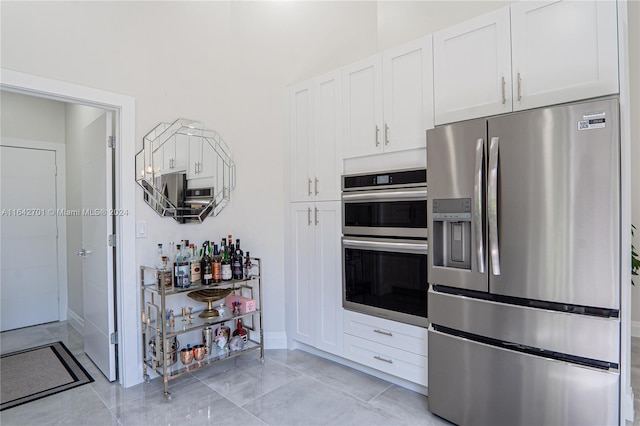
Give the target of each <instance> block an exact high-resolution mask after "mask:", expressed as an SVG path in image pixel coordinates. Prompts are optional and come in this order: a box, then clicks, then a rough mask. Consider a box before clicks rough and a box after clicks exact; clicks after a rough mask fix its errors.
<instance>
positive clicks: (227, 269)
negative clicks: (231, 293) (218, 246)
mask: <svg viewBox="0 0 640 426" xmlns="http://www.w3.org/2000/svg"><path fill="white" fill-rule="evenodd" d="M232 278H233V274H232V271H231V259H230V257H229V248H228V247H225V250H224V252H223V253H222V281H229V280H231V279H232Z"/></svg>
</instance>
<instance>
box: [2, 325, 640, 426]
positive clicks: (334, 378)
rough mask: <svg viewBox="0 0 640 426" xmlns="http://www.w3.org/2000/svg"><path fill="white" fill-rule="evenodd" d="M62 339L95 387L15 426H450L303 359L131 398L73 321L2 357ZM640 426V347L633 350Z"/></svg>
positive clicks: (391, 393) (377, 387)
mask: <svg viewBox="0 0 640 426" xmlns="http://www.w3.org/2000/svg"><path fill="white" fill-rule="evenodd" d="M58 340H61V341H63V342H64V343H65V345H67V347H68V348H69V349H70V350H71V351H72V352H73V353H74V355H75V356H76V357H77V358H78V360H79V361H80V362H81V363H82V364H83V365H84V367H85V368H86V369H87V371H89V373H90V374H91V375H92V377H93V378H94V379H95V382H94V383H91V384H90V385H85V386H80V387H78V388H75V389H72V390H70V391H66V392H63V393H60V394H57V395H53V396H50V397H47V398H43V399H40V400H38V401H34V402H31V403H29V404H24V405H21V406H18V407H15V408H11V409H9V410H5V411H2V412H0V424H2V425H3V426H13V425H43V424H59V425H83V426H86V425H161V424H167V425H170V424H181V425H196V424H234V425H242V426H244V425H265V424H266V425H312V424H313V425H316V424H317V425H341V426H344V425H376V424H381V425H450V423H448V422H446V421H444V420H442V419H440V418H439V417H436V416H434V415H432V414H431V413H429V411H428V407H427V398H426V397H425V396H423V395H420V394H418V393H415V392H412V391H409V390H406V389H404V388H401V387H398V386H396V385H393V384H391V383H388V382H385V381H383V380H380V379H377V378H375V377H372V376H369V375H367V374H364V373H361V372H358V371H356V370H353V369H350V368H347V367H344V366H342V365H340V364H336V363H333V362H331V361H328V360H325V359H323V358H319V357H317V356H314V355H311V354H308V353H306V352H303V351H287V350H267V351H265V363H264V365H261V364H260V361H259V355H258V352H256V351H254V352H249V353H247V354H246V355H243V356H240V357H237V358H232V359H229V360H226V361H223V362H221V363H219V364H217V365H216V366H213V367H211V368H206V369H201V370H197V371H194V372H193V373H190V374H187V375H185V376H182V377H180V378H179V379H176V380H174V381H172V382H171V383H170V391H171V393H172V395H173V400H172V401H171V402H170V403H167V402H166V401H165V400H164V398H163V396H162V381H161V380H160V379H156V380H153V381H152V382H151V383H143V384H140V385H136V386H133V387H131V388H127V389H124V388H122V387H120V386H119V385H117V384H112V383H109V382H108V381H107V380H106V379H105V378H104V376H102V374H101V373H100V372H99V371H98V370H97V368H96V367H95V366H94V365H93V364H92V362H91V361H90V360H89V359H88V358H87V356H86V355H85V354H84V353H83V342H82V336H81V335H80V333H78V332H77V331H76V330H75V329H73V328H72V327H71V326H70V325H69V324H67V323H66V322H60V323H51V324H45V325H41V326H36V327H29V328H25V329H21V330H16V331H9V332H4V333H0V352H2V353H8V352H13V351H15V350H18V349H23V348H28V347H32V346H36V345H40V344H45V343H49V342H54V341H58ZM632 384H633V386H634V389H635V394H636V400H635V407H636V409H635V413H636V417H635V422H634V426H640V339H637V338H634V339H633V343H632Z"/></svg>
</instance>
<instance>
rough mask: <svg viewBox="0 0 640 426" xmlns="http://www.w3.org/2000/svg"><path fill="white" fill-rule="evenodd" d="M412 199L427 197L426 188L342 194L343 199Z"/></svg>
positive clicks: (380, 200)
mask: <svg viewBox="0 0 640 426" xmlns="http://www.w3.org/2000/svg"><path fill="white" fill-rule="evenodd" d="M410 199H419V200H420V199H424V200H426V199H427V189H426V188H407V189H403V190H396V191H362V192H350V193H343V194H342V201H378V202H390V201H399V200H410Z"/></svg>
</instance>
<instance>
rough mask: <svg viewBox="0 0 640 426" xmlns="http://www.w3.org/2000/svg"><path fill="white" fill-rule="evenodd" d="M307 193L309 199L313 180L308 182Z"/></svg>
mask: <svg viewBox="0 0 640 426" xmlns="http://www.w3.org/2000/svg"><path fill="white" fill-rule="evenodd" d="M307 192H308V193H309V197H311V179H308V182H307Z"/></svg>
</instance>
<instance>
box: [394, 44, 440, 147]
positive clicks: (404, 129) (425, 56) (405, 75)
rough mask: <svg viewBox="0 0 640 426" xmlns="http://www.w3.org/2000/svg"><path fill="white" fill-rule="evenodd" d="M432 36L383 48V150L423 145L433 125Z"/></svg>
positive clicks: (425, 144) (425, 143)
mask: <svg viewBox="0 0 640 426" xmlns="http://www.w3.org/2000/svg"><path fill="white" fill-rule="evenodd" d="M431 40H432V39H431V36H427V37H422V38H420V39H418V40H415V41H413V42H411V43H408V44H405V45H403V46H400V47H397V48H395V49H392V50H389V51H385V52H384V53H383V56H382V60H383V69H382V71H383V72H382V78H383V81H384V84H383V88H384V130H383V140H384V151H385V152H391V151H401V150H406V149H414V148H425V147H426V146H427V142H426V130H427V129H431V128H433V57H432V48H431V44H432V41H431Z"/></svg>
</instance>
